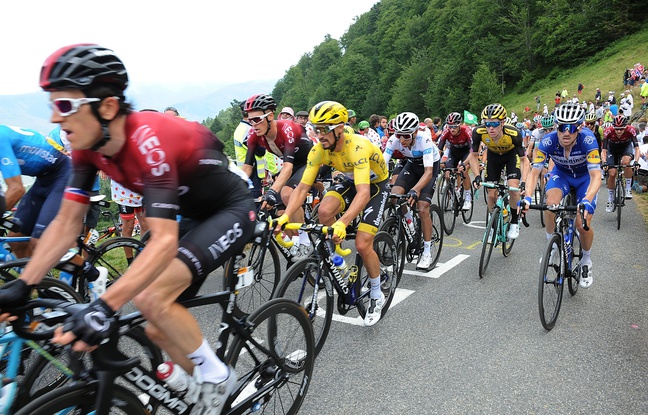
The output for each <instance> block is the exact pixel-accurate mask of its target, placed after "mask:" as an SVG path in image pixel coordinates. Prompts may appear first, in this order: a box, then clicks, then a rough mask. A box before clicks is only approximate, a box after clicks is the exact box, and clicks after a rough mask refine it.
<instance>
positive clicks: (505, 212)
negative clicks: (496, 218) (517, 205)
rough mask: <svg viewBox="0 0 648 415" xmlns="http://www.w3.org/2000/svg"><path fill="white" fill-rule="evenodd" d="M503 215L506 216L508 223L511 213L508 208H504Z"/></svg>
mask: <svg viewBox="0 0 648 415" xmlns="http://www.w3.org/2000/svg"><path fill="white" fill-rule="evenodd" d="M502 215H503V216H504V222H508V220H509V211H508V209H507V208H506V206H504V207H503V208H502Z"/></svg>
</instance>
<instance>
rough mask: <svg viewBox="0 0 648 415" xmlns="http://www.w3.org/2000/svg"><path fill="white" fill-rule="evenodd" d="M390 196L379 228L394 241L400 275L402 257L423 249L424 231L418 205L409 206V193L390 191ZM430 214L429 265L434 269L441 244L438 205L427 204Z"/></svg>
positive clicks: (402, 262) (403, 258)
mask: <svg viewBox="0 0 648 415" xmlns="http://www.w3.org/2000/svg"><path fill="white" fill-rule="evenodd" d="M389 198H390V199H392V200H393V202H392V203H388V204H387V209H386V210H387V212H388V213H387V219H385V220H384V221H383V223H382V224H381V225H380V228H378V230H379V231H385V232H387V233H388V234H389V235H391V237H392V238H393V240H394V242H395V243H396V250H397V251H398V258H399V259H400V263H399V264H398V269H399V270H400V274H399V275H398V278H399V279H400V278H401V277H402V272H403V269H404V267H405V261H406V260H407V262H414V259H415V258H417V257H419V256H420V255H421V253H422V252H423V232H422V231H421V218H420V216H419V212H418V209H416V207H412V208H411V207H410V206H409V203H408V202H407V199H408V198H409V196H408V195H397V194H390V195H389ZM408 212H411V216H412V218H411V224H410V223H408V219H407V214H408ZM430 217H431V218H432V247H431V251H432V264H431V265H430V268H429V269H433V268H434V267H435V266H436V264H437V262H438V261H439V256H440V255H441V248H443V216H442V215H441V209H440V208H439V207H438V206H437V205H430Z"/></svg>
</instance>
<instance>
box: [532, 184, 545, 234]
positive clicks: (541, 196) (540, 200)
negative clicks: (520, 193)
mask: <svg viewBox="0 0 648 415" xmlns="http://www.w3.org/2000/svg"><path fill="white" fill-rule="evenodd" d="M545 177H546V176H544V175H542V176H540V178H539V179H538V182H537V183H536V187H535V190H534V191H533V203H534V204H535V205H544V202H545V185H546V178H545ZM540 224H541V225H542V227H543V228H544V227H545V222H544V212H542V211H541V212H540Z"/></svg>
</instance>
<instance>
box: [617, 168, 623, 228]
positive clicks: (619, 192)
mask: <svg viewBox="0 0 648 415" xmlns="http://www.w3.org/2000/svg"><path fill="white" fill-rule="evenodd" d="M617 174H622V172H621V171H617ZM615 202H616V221H617V230H619V229H621V208H622V207H623V205H624V203H625V190H624V189H623V182H621V181H617V185H616V196H615Z"/></svg>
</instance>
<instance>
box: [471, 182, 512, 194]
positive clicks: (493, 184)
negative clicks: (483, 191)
mask: <svg viewBox="0 0 648 415" xmlns="http://www.w3.org/2000/svg"><path fill="white" fill-rule="evenodd" d="M481 185H482V186H484V187H488V188H491V189H497V190H499V191H504V190H510V191H511V192H519V191H520V188H519V187H512V186H507V185H505V184H502V183H498V182H481Z"/></svg>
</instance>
